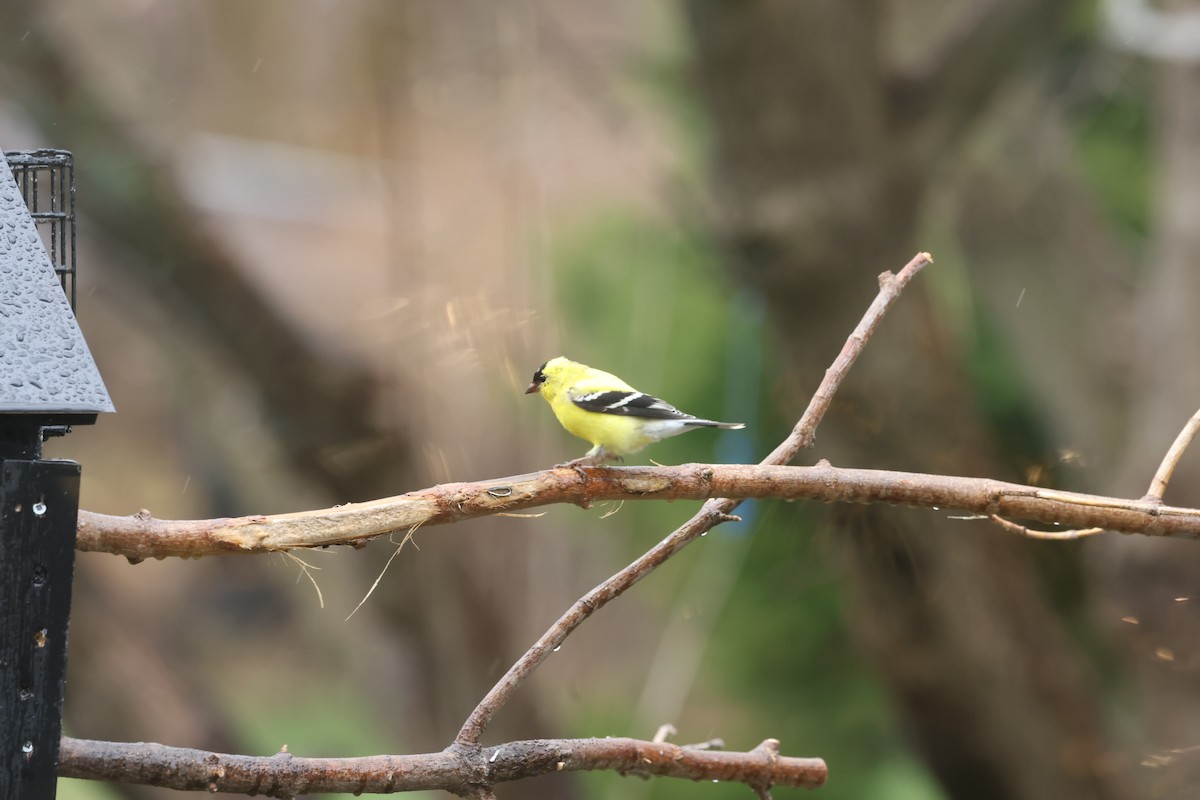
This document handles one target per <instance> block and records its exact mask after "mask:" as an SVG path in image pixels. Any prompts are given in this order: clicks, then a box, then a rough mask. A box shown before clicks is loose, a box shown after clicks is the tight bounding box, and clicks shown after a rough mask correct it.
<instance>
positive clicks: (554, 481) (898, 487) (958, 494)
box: [79, 461, 1200, 561]
mask: <svg viewBox="0 0 1200 800" xmlns="http://www.w3.org/2000/svg"><path fill="white" fill-rule="evenodd" d="M712 498H727V499H729V500H731V501H734V500H747V499H752V498H753V499H766V498H774V499H779V500H819V501H822V502H826V503H891V504H894V505H905V506H914V507H921V508H934V509H954V510H957V511H964V512H968V513H972V514H998V515H1001V516H1004V517H1015V518H1019V519H1026V520H1033V521H1037V522H1041V523H1044V524H1048V525H1053V524H1055V523H1057V524H1060V525H1063V526H1068V527H1093V526H1094V527H1099V528H1104V529H1105V530H1110V531H1115V532H1119V533H1140V534H1145V535H1149V536H1181V537H1189V538H1191V537H1200V509H1195V508H1184V507H1177V506H1168V505H1162V504H1161V503H1159V502H1158V501H1157V500H1155V499H1153V498H1149V499H1141V500H1127V499H1122V498H1119V497H1104V496H1100V495H1092V494H1082V493H1079V492H1064V491H1058V490H1056V489H1046V488H1039V487H1037V486H1027V485H1024V484H1019V483H1008V482H1005V481H997V480H992V479H989V478H963V477H956V476H948V475H931V474H926V473H918V472H892V471H887V470H871V469H845V468H841V467H834V466H831V465H830V464H829V463H828V462H824V461H822V462H820V463H818V464H817V465H816V466H811V467H788V466H770V465H750V464H683V465H680V466H677V467H591V468H584V469H583V470H581V471H576V470H574V469H552V470H546V471H543V472H536V473H531V474H528V475H517V476H513V477H508V478H498V479H496V480H490V481H477V482H474V483H448V484H442V485H440V486H433V487H431V488H428V489H422V490H421V491H417V492H411V493H409V494H405V495H400V496H399V497H389V498H386V499H384V500H376V501H373V502H370V503H353V504H350V505H345V506H338V507H336V508H330V509H324V510H321V511H303V512H299V513H293V514H277V515H273V516H249V517H235V518H231V519H206V520H160V519H155V518H153V517H151V516H150V515H149V514H148V513H147V512H142V513H141V514H136V515H133V516H129V517H114V516H108V515H106V514H96V513H93V512H90V511H80V512H79V549H80V550H83V551H90V552H105V553H112V554H114V555H121V556H125V557H126V558H129V559H131V560H133V561H140V560H142V559H146V558H169V557H182V558H197V557H200V556H213V555H229V554H234V553H246V554H249V553H270V552H277V551H281V550H291V549H294V548H305V547H326V546H328V545H337V544H341V545H345V544H349V545H361V544H362V543H364V542H366V541H368V540H370V539H374V538H376V537H379V536H384V535H386V534H389V533H393V532H396V531H408V530H411V529H413V528H420V527H426V526H430V525H442V524H446V523H450V522H458V521H461V520H465V519H473V518H475V517H484V516H489V515H494V514H505V513H513V512H517V511H523V510H527V509H531V508H537V507H539V506H545V505H551V504H555V503H572V504H575V505H579V506H583V507H585V508H586V507H587V506H589V505H591V504H592V503H594V502H596V501H600V500H708V499H712ZM726 513H728V512H726Z"/></svg>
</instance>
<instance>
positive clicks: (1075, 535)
mask: <svg viewBox="0 0 1200 800" xmlns="http://www.w3.org/2000/svg"><path fill="white" fill-rule="evenodd" d="M988 519H990V520H991V521H992V522H994V523H996V524H997V525H999V526H1000V527H1001V528H1003V529H1004V530H1006V531H1008V532H1009V533H1015V534H1017V535H1018V536H1024V537H1025V538H1026V539H1057V540H1060V541H1069V540H1072V539H1083V538H1085V537H1088V536H1095V535H1096V534H1097V533H1104V531H1105V530H1106V529H1105V528H1070V529H1069V530H1065V531H1043V530H1038V529H1037V528H1029V527H1026V526H1025V525H1020V524H1018V523H1016V522H1013V521H1011V520H1007V519H1005V518H1004V517H1002V516H1000V515H999V514H989V515H988Z"/></svg>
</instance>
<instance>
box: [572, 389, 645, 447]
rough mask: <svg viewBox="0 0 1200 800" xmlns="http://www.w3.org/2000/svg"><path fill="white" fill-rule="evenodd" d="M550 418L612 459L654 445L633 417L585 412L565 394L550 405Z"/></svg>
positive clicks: (637, 420) (638, 421)
mask: <svg viewBox="0 0 1200 800" xmlns="http://www.w3.org/2000/svg"><path fill="white" fill-rule="evenodd" d="M550 407H551V408H552V409H553V410H554V416H556V417H558V421H559V423H560V424H562V426H563V427H564V428H566V429H567V430H568V431H570V432H571V433H572V434H574V435H575V436H578V437H579V438H580V439H583V440H584V441H587V442H591V443H592V444H593V445H603V446H604V449H605V450H607V451H608V452H610V453H612V454H613V455H618V456H627V455H630V454H632V453H636V452H637V451H639V450H641V449H642V448H643V447H645V446H646V445H648V444H651V443H652V442H654V441H657V439H656V438H655V437H652V436H648V435H646V431H645V430H644V429H643V425H641V424H639V423H640V422H643V421H642V420H639V419H638V418H637V417H627V416H623V415H620V414H601V413H598V412H595V411H586V410H584V409H582V408H580V407H579V406H577V405H575V403H574V402H572V401H571V398H570V397H569V395H568V393H567V392H563V393H561V394H559V395H557V396H556V397H555V398H554V399H553V400H551V401H550Z"/></svg>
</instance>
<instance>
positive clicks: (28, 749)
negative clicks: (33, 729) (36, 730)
mask: <svg viewBox="0 0 1200 800" xmlns="http://www.w3.org/2000/svg"><path fill="white" fill-rule="evenodd" d="M21 752H22V753H24V754H25V755H29V754H30V753H32V752H33V742H30V741H26V742H25V744H23V745H21Z"/></svg>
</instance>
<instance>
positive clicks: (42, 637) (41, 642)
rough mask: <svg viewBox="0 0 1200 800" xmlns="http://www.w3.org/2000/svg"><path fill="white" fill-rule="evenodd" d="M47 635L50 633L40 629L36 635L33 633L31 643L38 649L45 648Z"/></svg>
mask: <svg viewBox="0 0 1200 800" xmlns="http://www.w3.org/2000/svg"><path fill="white" fill-rule="evenodd" d="M49 633H50V631H48V630H46V629H45V628H42V629H41V630H40V631H38V632H37V633H35V634H34V635H33V643H34V644H36V645H37V646H38V647H45V646H46V636H47V634H49Z"/></svg>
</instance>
